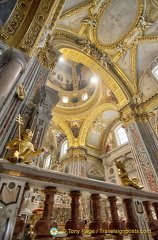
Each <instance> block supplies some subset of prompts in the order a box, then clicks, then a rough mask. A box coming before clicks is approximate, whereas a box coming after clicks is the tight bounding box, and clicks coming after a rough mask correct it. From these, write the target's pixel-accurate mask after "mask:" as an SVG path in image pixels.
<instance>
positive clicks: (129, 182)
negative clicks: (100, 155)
mask: <svg viewBox="0 0 158 240" xmlns="http://www.w3.org/2000/svg"><path fill="white" fill-rule="evenodd" d="M115 165H116V167H117V168H118V174H119V177H120V179H121V182H122V185H123V186H126V187H134V188H136V189H142V188H143V186H139V185H138V179H137V178H136V177H133V178H129V177H128V173H127V172H126V169H125V166H124V164H123V163H122V162H121V161H119V162H115Z"/></svg>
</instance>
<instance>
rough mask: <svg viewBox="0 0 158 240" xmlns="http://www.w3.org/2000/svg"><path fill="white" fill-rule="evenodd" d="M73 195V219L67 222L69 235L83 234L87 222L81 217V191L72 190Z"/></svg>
mask: <svg viewBox="0 0 158 240" xmlns="http://www.w3.org/2000/svg"><path fill="white" fill-rule="evenodd" d="M70 197H71V219H69V220H68V221H67V222H66V224H65V229H66V231H67V234H68V235H67V236H68V237H69V236H76V237H77V236H82V232H84V229H85V224H84V222H83V221H81V219H80V218H79V206H80V204H79V198H80V197H81V193H80V192H79V191H72V192H70Z"/></svg>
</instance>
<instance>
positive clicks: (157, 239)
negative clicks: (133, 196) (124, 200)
mask: <svg viewBox="0 0 158 240" xmlns="http://www.w3.org/2000/svg"><path fill="white" fill-rule="evenodd" d="M143 205H144V208H145V212H146V217H147V222H148V224H149V228H150V230H151V236H152V237H153V239H154V240H158V221H156V220H154V218H153V215H152V211H151V205H150V202H149V201H144V202H143Z"/></svg>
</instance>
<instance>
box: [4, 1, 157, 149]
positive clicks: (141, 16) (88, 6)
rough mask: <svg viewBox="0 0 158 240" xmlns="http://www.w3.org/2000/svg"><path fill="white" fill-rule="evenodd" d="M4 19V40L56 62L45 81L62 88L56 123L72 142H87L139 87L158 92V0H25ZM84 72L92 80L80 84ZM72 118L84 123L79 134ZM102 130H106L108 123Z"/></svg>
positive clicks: (112, 120) (144, 96)
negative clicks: (155, 71)
mask: <svg viewBox="0 0 158 240" xmlns="http://www.w3.org/2000/svg"><path fill="white" fill-rule="evenodd" d="M9 2H10V1H9V0H8V1H7V0H6V2H5V3H3V4H9ZM37 2H38V3H37ZM59 2H60V3H59ZM1 6H2V4H1ZM6 6H7V5H6ZM8 6H10V5H8ZM12 7H13V6H12ZM8 8H9V7H8ZM10 8H11V6H10ZM8 14H9V10H8ZM1 22H2V25H3V26H2V29H1V34H0V36H1V39H2V40H3V41H5V42H6V43H8V44H9V45H10V46H13V47H16V48H18V49H19V50H21V51H23V52H25V53H26V54H28V55H29V56H31V57H32V56H34V55H35V54H36V56H37V58H38V59H39V60H40V61H41V64H43V65H44V66H45V67H47V68H49V69H50V70H51V74H50V76H49V79H48V82H47V85H48V86H50V87H52V88H55V89H57V90H58V91H59V96H60V102H59V104H58V105H57V106H56V108H55V109H54V110H53V115H54V117H53V123H52V125H53V127H54V126H56V127H57V126H58V128H60V131H61V132H63V133H64V134H65V135H66V136H67V138H68V140H69V144H70V146H71V145H72V146H73V145H83V146H85V145H86V142H88V140H87V138H88V136H90V133H89V132H90V129H91V130H93V129H95V130H96V128H97V129H98V126H100V125H101V126H111V127H112V126H113V125H114V124H116V122H117V121H119V120H117V119H118V117H119V114H118V109H120V108H121V107H123V106H125V105H126V104H127V103H128V102H129V101H131V99H132V98H135V97H136V96H138V95H141V96H142V99H143V101H144V102H145V101H148V99H149V98H151V97H153V96H155V94H156V93H157V89H158V82H157V80H156V79H155V78H154V77H153V76H152V69H153V68H154V66H156V64H157V55H158V52H157V49H158V2H157V1H156V0H132V1H131V0H126V1H124V0H86V1H85V0H77V1H72V0H66V1H65V0H62V1H58V0H56V1H55V0H50V1H48V0H47V1H44V0H40V1H33V0H29V1H25V0H19V1H17V2H16V4H15V6H14V9H13V11H12V14H11V15H10V17H9V18H8V21H6V22H5V20H4V19H1ZM61 57H63V58H64V60H63V62H62V63H61V62H60V59H61ZM57 59H58V60H57ZM54 62H55V63H56V64H54ZM61 73H62V79H63V80H61V76H60V74H61ZM90 73H91V75H94V76H95V77H96V83H92V82H91V78H90ZM63 77H64V78H63ZM84 78H86V81H88V83H86V84H85V85H84V87H80V85H79V81H84V80H85V79H84ZM88 78H89V80H87V79H88ZM82 83H83V82H82ZM82 86H83V85H82ZM86 93H88V98H87V99H86V100H83V99H82V97H83V95H84V94H86ZM89 93H90V94H89ZM64 97H65V98H67V100H65V101H68V102H64V101H63V98H64ZM106 113H107V114H109V117H107V114H106ZM110 114H111V115H110ZM104 116H106V117H104ZM72 123H77V124H79V128H80V133H79V135H78V136H77V138H75V137H74V135H73V133H72V128H71V124H72ZM96 123H99V125H97V127H96ZM98 131H100V133H101V135H102V136H104V137H105V136H106V135H107V134H108V133H109V128H106V127H102V128H100V130H98Z"/></svg>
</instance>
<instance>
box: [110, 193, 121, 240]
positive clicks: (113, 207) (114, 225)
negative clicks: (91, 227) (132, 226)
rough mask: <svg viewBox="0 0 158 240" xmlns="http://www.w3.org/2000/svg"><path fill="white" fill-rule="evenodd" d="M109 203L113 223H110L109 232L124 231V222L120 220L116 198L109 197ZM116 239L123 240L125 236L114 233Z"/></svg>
mask: <svg viewBox="0 0 158 240" xmlns="http://www.w3.org/2000/svg"><path fill="white" fill-rule="evenodd" d="M108 201H109V203H110V211H111V221H110V222H109V230H117V231H119V230H123V229H124V223H123V221H122V220H120V219H119V216H118V212H117V205H116V201H117V198H116V197H108ZM112 235H113V236H114V239H116V240H122V239H123V235H121V234H119V233H113V234H112Z"/></svg>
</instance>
